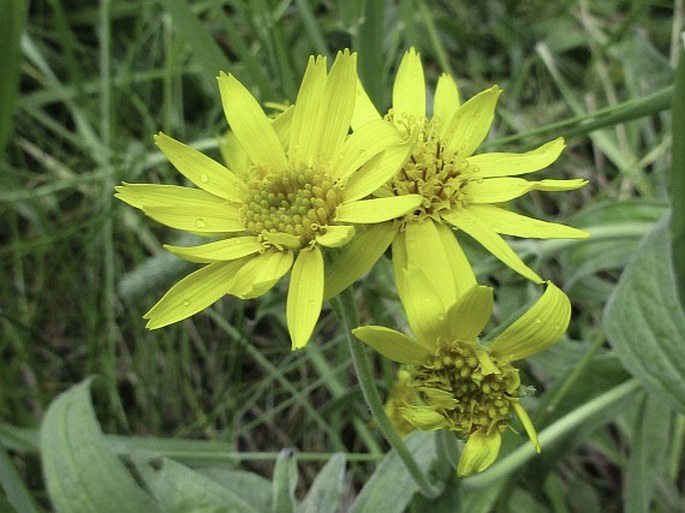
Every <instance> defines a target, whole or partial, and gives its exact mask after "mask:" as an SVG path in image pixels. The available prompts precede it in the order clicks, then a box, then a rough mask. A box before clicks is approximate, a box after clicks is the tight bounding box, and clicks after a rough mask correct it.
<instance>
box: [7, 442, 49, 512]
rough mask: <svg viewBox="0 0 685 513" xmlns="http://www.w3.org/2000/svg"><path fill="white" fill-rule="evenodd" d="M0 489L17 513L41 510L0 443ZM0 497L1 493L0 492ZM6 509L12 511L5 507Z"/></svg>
mask: <svg viewBox="0 0 685 513" xmlns="http://www.w3.org/2000/svg"><path fill="white" fill-rule="evenodd" d="M0 490H4V491H5V493H6V494H7V500H8V503H9V504H11V505H13V506H14V508H16V510H17V511H19V513H38V512H40V511H41V509H40V508H38V506H37V505H36V503H35V501H34V500H33V497H31V494H30V493H29V491H28V489H27V488H26V485H24V483H23V482H22V480H21V477H20V476H19V473H18V472H17V470H16V469H15V468H14V465H13V464H12V460H10V458H9V456H8V455H7V451H5V448H4V447H3V446H2V445H0ZM0 499H2V494H0ZM4 511H5V510H4V509H3V505H2V501H1V500H0V513H3V512H4ZM7 511H14V510H13V509H7Z"/></svg>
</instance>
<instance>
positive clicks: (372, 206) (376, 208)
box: [335, 194, 423, 224]
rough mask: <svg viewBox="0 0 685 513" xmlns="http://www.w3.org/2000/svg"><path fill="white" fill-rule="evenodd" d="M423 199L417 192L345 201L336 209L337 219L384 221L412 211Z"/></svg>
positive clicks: (361, 222) (355, 221)
mask: <svg viewBox="0 0 685 513" xmlns="http://www.w3.org/2000/svg"><path fill="white" fill-rule="evenodd" d="M422 201H423V198H422V197H421V196H419V195H417V194H407V195H405V196H392V197H389V198H374V199H368V200H359V201H353V202H351V203H343V204H342V205H340V206H338V208H337V209H336V211H335V214H336V216H335V220H336V221H337V222H339V223H358V224H373V223H382V222H384V221H389V220H390V219H395V218H396V217H400V216H402V215H404V214H407V213H409V212H411V211H412V210H414V209H415V208H416V207H418V206H419V205H420V204H421V202H422Z"/></svg>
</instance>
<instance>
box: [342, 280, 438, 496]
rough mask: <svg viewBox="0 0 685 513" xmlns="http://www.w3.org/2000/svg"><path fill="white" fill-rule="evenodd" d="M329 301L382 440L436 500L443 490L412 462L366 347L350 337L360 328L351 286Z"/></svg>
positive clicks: (425, 490) (422, 492) (428, 494)
mask: <svg viewBox="0 0 685 513" xmlns="http://www.w3.org/2000/svg"><path fill="white" fill-rule="evenodd" d="M332 302H333V305H334V308H335V310H336V313H337V315H338V317H339V318H340V320H341V322H342V324H343V328H344V330H345V336H346V337H347V345H348V347H349V349H350V356H351V357H352V363H353V365H354V370H355V373H356V374H357V380H358V381H359V386H360V388H361V390H362V395H363V396H364V400H365V401H366V404H367V406H368V407H369V409H370V410H371V413H372V414H373V416H374V418H375V420H376V422H377V423H378V427H379V428H380V430H381V433H383V436H384V437H385V439H386V440H387V441H388V443H389V444H390V446H391V447H392V448H393V449H394V450H395V452H396V453H397V455H398V456H399V457H400V459H401V460H402V463H404V465H405V467H406V468H407V471H408V472H409V473H410V474H411V476H412V478H413V479H414V481H415V482H416V485H417V486H418V487H419V490H420V492H421V494H422V495H424V496H426V497H428V498H430V499H432V498H435V497H438V496H439V495H440V494H441V493H442V487H441V486H437V485H435V484H433V483H431V482H430V481H429V480H428V477H427V476H426V474H425V473H424V472H423V470H421V468H420V467H419V464H418V463H417V462H416V460H415V459H414V456H412V454H411V452H409V449H407V446H406V445H405V443H404V441H403V440H402V437H401V436H400V434H399V433H398V432H397V430H396V429H395V427H394V426H393V425H392V422H391V421H390V419H389V418H388V416H387V415H386V413H385V407H384V405H383V402H382V401H381V398H380V395H379V394H378V389H377V388H376V385H375V384H374V379H373V376H372V375H371V372H370V370H369V364H368V360H367V357H366V352H365V348H364V347H363V346H362V345H361V344H360V343H359V342H358V341H357V340H355V339H354V337H353V336H352V329H353V328H355V327H356V326H358V325H359V319H358V317H359V316H358V315H357V308H356V305H355V302H354V290H353V289H352V287H350V288H348V289H347V290H345V291H344V292H342V293H341V294H340V295H338V296H336V297H335V299H333V301H332Z"/></svg>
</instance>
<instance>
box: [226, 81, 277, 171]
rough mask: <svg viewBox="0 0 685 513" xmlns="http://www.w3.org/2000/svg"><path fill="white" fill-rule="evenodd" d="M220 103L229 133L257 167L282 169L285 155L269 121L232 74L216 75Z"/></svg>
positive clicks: (255, 101)
mask: <svg viewBox="0 0 685 513" xmlns="http://www.w3.org/2000/svg"><path fill="white" fill-rule="evenodd" d="M219 91H220V93H221V103H222V105H223V107H224V113H225V114H226V119H227V121H228V124H229V125H230V126H231V130H232V131H233V133H234V134H235V136H236V138H237V139H238V141H239V142H240V144H241V146H242V147H243V148H244V149H245V151H246V152H247V154H248V155H249V156H250V160H252V162H253V163H254V164H255V165H257V166H264V167H266V168H267V169H270V170H273V171H277V170H281V169H285V167H286V165H287V162H286V159H285V153H284V152H283V148H282V147H281V143H280V142H279V140H278V136H277V135H276V131H275V130H274V128H273V126H272V125H271V120H270V119H269V118H268V117H267V116H266V114H264V111H263V110H262V107H261V106H260V105H259V103H258V102H257V100H256V99H255V97H254V96H252V94H251V93H250V92H249V91H248V90H247V89H246V88H245V86H243V85H242V84H241V83H240V82H239V81H238V80H237V79H236V78H235V77H234V76H233V75H226V74H224V73H221V75H220V76H219Z"/></svg>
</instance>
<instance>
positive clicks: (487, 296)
mask: <svg viewBox="0 0 685 513" xmlns="http://www.w3.org/2000/svg"><path fill="white" fill-rule="evenodd" d="M493 304H494V303H493V299H492V289H491V288H490V287H483V286H476V287H473V288H472V289H471V290H469V291H468V292H467V293H466V294H465V295H464V296H463V297H462V298H461V299H460V300H459V302H458V303H455V304H453V305H452V306H451V307H450V308H449V310H447V325H448V326H449V330H450V334H451V336H452V337H451V338H452V340H462V341H465V342H475V341H476V338H477V337H478V335H480V333H481V332H482V331H483V329H484V328H485V326H486V325H487V323H488V321H489V320H490V316H491V315H492V308H493Z"/></svg>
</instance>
